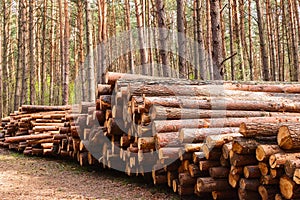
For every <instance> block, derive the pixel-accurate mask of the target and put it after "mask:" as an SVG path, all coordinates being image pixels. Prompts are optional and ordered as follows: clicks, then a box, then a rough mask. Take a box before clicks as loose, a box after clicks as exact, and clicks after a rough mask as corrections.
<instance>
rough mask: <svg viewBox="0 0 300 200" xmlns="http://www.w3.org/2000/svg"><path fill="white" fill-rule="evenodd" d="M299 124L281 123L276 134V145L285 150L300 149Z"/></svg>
mask: <svg viewBox="0 0 300 200" xmlns="http://www.w3.org/2000/svg"><path fill="white" fill-rule="evenodd" d="M299 127H300V124H292V125H288V126H286V125H283V126H281V127H280V129H279V131H278V135H277V142H278V145H279V146H280V147H281V148H283V149H287V150H291V149H293V150H294V149H300V129H299Z"/></svg>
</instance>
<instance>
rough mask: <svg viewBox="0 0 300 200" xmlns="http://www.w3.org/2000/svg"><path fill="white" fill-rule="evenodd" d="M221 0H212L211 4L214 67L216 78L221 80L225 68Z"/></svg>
mask: <svg viewBox="0 0 300 200" xmlns="http://www.w3.org/2000/svg"><path fill="white" fill-rule="evenodd" d="M219 3H220V0H210V4H211V12H210V14H211V27H212V29H211V30H212V40H213V52H212V59H213V67H214V80H221V79H223V78H224V69H223V63H222V62H223V52H222V32H221V20H220V4H219Z"/></svg>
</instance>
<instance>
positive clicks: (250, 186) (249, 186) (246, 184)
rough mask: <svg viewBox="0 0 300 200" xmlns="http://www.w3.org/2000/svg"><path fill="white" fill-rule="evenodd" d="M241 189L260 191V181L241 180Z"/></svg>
mask: <svg viewBox="0 0 300 200" xmlns="http://www.w3.org/2000/svg"><path fill="white" fill-rule="evenodd" d="M239 185H240V188H241V189H244V190H251V191H258V187H259V186H260V182H259V179H247V178H241V179H240V184H239Z"/></svg>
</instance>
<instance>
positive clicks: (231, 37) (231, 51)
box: [228, 0, 235, 81]
mask: <svg viewBox="0 0 300 200" xmlns="http://www.w3.org/2000/svg"><path fill="white" fill-rule="evenodd" d="M228 12H229V37H230V55H233V54H234V45H233V24H232V21H233V19H232V5H231V0H229V11H228ZM234 60H235V58H234V56H233V57H232V58H230V70H231V80H233V81H234V80H235V64H234V63H235V62H234Z"/></svg>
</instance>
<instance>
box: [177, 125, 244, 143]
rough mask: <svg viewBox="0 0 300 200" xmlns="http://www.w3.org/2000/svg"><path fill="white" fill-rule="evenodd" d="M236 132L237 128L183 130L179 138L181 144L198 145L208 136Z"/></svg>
mask: <svg viewBox="0 0 300 200" xmlns="http://www.w3.org/2000/svg"><path fill="white" fill-rule="evenodd" d="M238 131H239V128H199V129H189V128H183V129H181V131H180V134H179V138H180V140H181V142H182V143H191V142H194V143H198V142H202V141H204V140H205V139H206V137H207V136H210V135H219V134H229V133H238Z"/></svg>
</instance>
